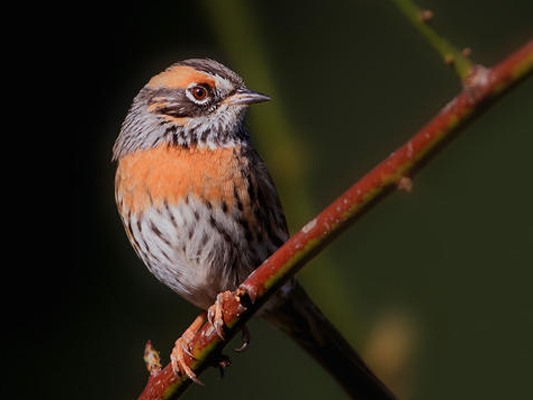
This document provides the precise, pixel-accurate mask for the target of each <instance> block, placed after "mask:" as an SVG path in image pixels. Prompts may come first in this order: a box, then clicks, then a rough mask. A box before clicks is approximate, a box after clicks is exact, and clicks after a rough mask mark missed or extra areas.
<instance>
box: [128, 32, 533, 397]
mask: <svg viewBox="0 0 533 400" xmlns="http://www.w3.org/2000/svg"><path fill="white" fill-rule="evenodd" d="M532 71H533V41H530V42H528V43H527V44H526V45H525V46H523V47H522V48H520V49H519V50H518V51H516V52H515V53H513V54H511V55H510V56H509V57H507V58H506V59H505V60H503V61H502V62H500V63H499V64H497V65H496V66H494V67H493V68H491V69H487V68H484V67H482V66H479V65H476V66H474V67H473V68H472V69H471V70H470V72H469V75H468V76H467V78H466V79H465V81H464V88H463V91H462V92H461V93H459V95H458V96H456V97H455V98H454V99H453V100H452V101H450V102H449V103H448V104H447V105H446V106H445V107H444V108H443V109H442V110H441V111H440V112H439V113H438V114H437V115H436V116H435V117H434V118H433V119H432V120H431V121H430V122H429V123H427V124H426V125H425V126H424V127H422V129H420V130H419V131H418V132H417V133H416V134H415V135H414V136H413V137H412V138H411V139H410V140H409V141H408V142H407V143H405V144H404V145H403V146H401V147H400V148H399V149H397V150H396V151H395V152H394V153H392V154H391V155H390V156H389V157H388V158H387V159H385V160H384V161H382V162H381V163H380V164H378V165H377V166H376V167H375V168H374V169H372V170H371V171H370V172H369V173H367V174H366V175H365V176H364V177H363V178H362V179H360V180H359V181H358V182H357V183H355V184H354V185H353V186H352V187H351V188H350V189H348V190H347V191H346V192H345V193H344V194H342V195H341V196H340V197H339V198H338V199H337V200H335V201H334V202H333V203H332V204H331V205H329V206H328V207H327V208H326V209H325V210H324V211H322V212H321V213H320V214H319V215H318V216H317V217H316V218H314V219H313V220H311V221H310V222H309V223H307V224H306V225H305V226H304V227H303V228H302V229H301V230H300V231H298V232H297V233H296V234H295V235H294V236H292V237H291V238H290V239H289V240H288V241H287V242H286V243H285V244H284V245H283V246H282V247H280V248H279V249H278V251H276V252H275V253H274V254H273V255H272V256H271V257H270V258H269V259H267V260H266V261H265V262H264V263H263V264H262V265H261V266H260V267H259V268H257V269H256V270H255V271H254V272H253V273H252V274H251V275H250V276H249V277H248V279H246V280H245V281H244V282H243V283H242V284H241V286H240V288H239V289H237V291H236V292H235V293H234V294H233V295H229V296H225V297H224V302H223V306H224V320H225V322H226V324H227V326H228V331H227V339H228V340H229V339H230V338H231V337H233V336H234V335H235V333H236V332H238V330H239V328H240V327H241V326H242V325H243V324H245V323H246V321H248V320H249V319H250V318H251V317H252V316H253V314H254V312H255V311H256V310H257V308H258V307H259V306H260V305H261V304H263V303H264V302H265V301H266V300H267V298H268V297H269V296H270V295H271V294H272V293H273V292H274V291H275V290H276V289H277V288H278V287H280V286H281V285H282V284H283V283H284V282H286V281H287V280H288V279H289V277H290V276H292V275H294V274H295V273H296V272H297V271H298V270H299V269H300V268H301V267H302V266H303V265H304V264H305V263H306V262H308V261H309V260H310V259H311V258H313V257H314V256H315V255H316V254H318V253H319V252H320V251H321V250H322V249H323V248H324V247H325V246H326V245H327V244H328V243H329V242H330V241H331V240H332V238H333V237H334V236H335V235H336V234H338V233H339V232H340V231H341V230H342V229H344V228H346V227H347V226H348V225H349V224H350V223H352V222H353V221H354V220H355V219H356V217H358V216H360V215H361V214H362V213H363V212H366V211H367V210H368V209H370V208H371V206H373V205H374V204H376V203H377V202H378V200H380V199H381V198H383V197H384V195H386V194H389V193H391V192H392V191H393V190H394V189H395V188H401V189H406V190H409V189H410V186H411V184H412V182H411V180H410V178H409V176H412V174H413V173H414V172H415V170H418V169H419V168H420V167H421V166H422V165H425V162H426V161H428V160H429V159H430V158H431V156H432V155H433V154H434V153H435V150H438V149H440V148H442V147H443V145H444V144H445V143H447V142H448V141H449V139H451V138H452V137H453V136H454V134H455V133H456V132H458V131H459V129H460V128H462V127H464V126H465V125H466V124H467V123H468V122H470V121H472V119H473V118H474V117H475V116H477V115H479V114H480V111H482V110H483V109H484V108H485V107H486V106H487V105H488V104H491V103H492V102H493V101H494V100H496V99H498V98H500V97H501V96H502V95H503V94H504V93H506V92H507V89H509V88H511V87H512V86H514V85H515V84H516V83H518V82H519V81H521V80H522V79H524V78H525V77H526V76H528V75H530V74H531V72H532ZM238 300H240V301H241V303H243V304H244V305H246V306H247V308H246V310H243V308H242V307H240V306H239V301H238ZM225 343H226V342H222V341H221V340H220V339H219V338H218V336H217V334H216V333H215V332H214V329H213V328H212V326H210V325H209V324H205V325H204V326H203V327H202V328H201V329H200V331H199V332H198V333H197V335H196V337H195V338H194V340H193V342H192V344H191V349H192V354H193V355H194V358H195V359H192V358H189V359H188V361H189V365H190V366H191V368H193V369H194V370H195V372H196V373H197V374H200V373H201V372H202V371H203V370H204V369H205V368H206V367H208V366H209V365H213V364H214V363H215V362H216V361H217V358H216V357H217V356H218V355H220V352H221V350H222V348H223V347H224V345H225ZM190 383H191V381H190V380H189V379H188V378H187V377H181V378H177V377H175V376H174V374H173V372H172V368H171V366H170V365H167V366H166V367H165V368H163V369H162V370H158V369H155V370H152V372H151V375H150V378H149V380H148V383H147V385H146V387H145V389H144V391H143V393H142V394H141V396H140V397H139V400H156V399H163V398H165V399H169V398H177V397H178V396H179V395H180V394H181V393H182V392H183V391H184V390H185V389H186V388H187V387H188V386H189V385H190Z"/></svg>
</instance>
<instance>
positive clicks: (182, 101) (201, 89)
mask: <svg viewBox="0 0 533 400" xmlns="http://www.w3.org/2000/svg"><path fill="white" fill-rule="evenodd" d="M267 100H270V98H269V97H268V96H266V95H264V94H261V93H258V92H254V91H253V90H250V89H248V88H246V86H245V85H244V82H243V80H242V78H241V77H240V76H238V75H237V74H236V73H235V72H233V71H231V70H230V69H228V68H227V67H225V66H224V65H222V64H220V63H218V62H216V61H213V60H210V59H189V60H185V61H181V62H178V63H176V64H173V65H172V66H170V67H169V68H167V69H166V70H165V71H163V72H161V73H160V74H158V75H155V76H154V77H153V78H152V79H150V81H149V82H148V83H147V84H146V86H144V88H142V89H141V91H140V92H139V94H138V95H137V96H136V97H135V99H134V100H133V104H132V105H131V108H130V110H129V112H128V115H127V116H126V119H125V120H124V123H123V124H122V129H121V132H120V134H119V136H118V138H117V141H116V142H115V146H114V148H113V157H114V158H115V159H118V158H120V157H122V156H123V155H126V154H128V153H131V152H134V151H137V150H144V149H149V148H151V147H155V146H159V145H160V144H162V143H165V142H168V143H171V144H174V145H178V146H207V147H213V148H214V147H218V146H228V145H232V144H234V143H235V142H237V141H242V140H246V139H247V137H246V136H247V134H246V132H245V131H244V128H243V119H244V114H245V111H246V109H247V107H248V106H249V105H250V104H253V103H259V102H263V101H267Z"/></svg>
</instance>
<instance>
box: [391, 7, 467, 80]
mask: <svg viewBox="0 0 533 400" xmlns="http://www.w3.org/2000/svg"><path fill="white" fill-rule="evenodd" d="M392 2H393V3H394V4H396V6H397V7H398V9H399V10H400V11H401V12H402V13H403V14H404V15H405V16H406V17H407V18H408V19H409V21H411V23H412V24H413V26H414V27H415V28H416V29H417V30H418V31H419V32H420V33H421V34H422V36H423V37H424V38H425V39H426V40H427V42H428V43H429V44H430V45H431V46H432V47H433V48H434V49H435V50H436V51H437V52H438V53H439V54H440V55H441V57H442V59H443V60H444V62H445V63H447V64H450V63H451V64H452V65H453V67H454V68H455V72H457V75H459V77H460V78H461V80H463V81H464V80H465V78H466V77H467V76H468V74H469V72H470V71H471V69H472V62H471V61H470V60H469V59H468V58H467V57H465V56H464V55H463V53H462V52H461V51H460V50H458V49H457V48H456V47H454V46H452V45H451V44H450V43H449V42H448V41H447V40H446V39H444V38H443V37H442V36H440V35H439V34H438V33H437V32H435V30H434V29H433V28H432V27H431V26H430V25H429V24H428V23H427V22H428V21H427V20H426V18H425V17H424V12H423V10H422V9H420V8H419V7H418V6H416V5H415V4H414V3H413V2H412V1H411V0H392Z"/></svg>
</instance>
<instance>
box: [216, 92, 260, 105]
mask: <svg viewBox="0 0 533 400" xmlns="http://www.w3.org/2000/svg"><path fill="white" fill-rule="evenodd" d="M268 100H270V97H268V96H267V95H266V94H262V93H259V92H254V91H253V90H250V89H247V88H239V89H237V90H236V91H235V92H234V93H233V94H232V95H231V96H228V97H227V98H226V99H225V100H224V104H228V105H238V104H245V105H248V104H254V103H262V102H263V101H268Z"/></svg>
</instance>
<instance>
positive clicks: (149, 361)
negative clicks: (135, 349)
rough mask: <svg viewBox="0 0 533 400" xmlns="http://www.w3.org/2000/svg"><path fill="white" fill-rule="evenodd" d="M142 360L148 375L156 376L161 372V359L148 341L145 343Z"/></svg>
mask: <svg viewBox="0 0 533 400" xmlns="http://www.w3.org/2000/svg"><path fill="white" fill-rule="evenodd" d="M143 359H144V362H145V364H146V369H148V372H149V373H150V375H152V376H154V375H157V374H158V373H159V372H160V371H161V358H160V357H159V352H157V351H156V350H155V349H154V347H153V346H152V342H150V341H147V342H146V345H145V346H144V357H143Z"/></svg>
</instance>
